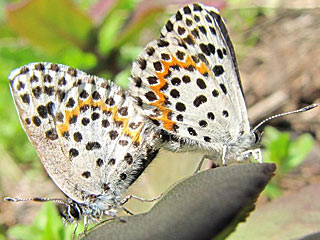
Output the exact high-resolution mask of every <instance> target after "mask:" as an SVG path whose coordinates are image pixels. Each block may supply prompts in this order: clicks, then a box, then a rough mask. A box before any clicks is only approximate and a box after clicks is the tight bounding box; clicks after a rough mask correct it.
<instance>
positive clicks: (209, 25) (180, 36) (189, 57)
mask: <svg viewBox="0 0 320 240" xmlns="http://www.w3.org/2000/svg"><path fill="white" fill-rule="evenodd" d="M131 75H132V76H131V86H130V93H131V94H132V95H133V96H134V97H135V99H136V100H137V102H138V104H139V105H140V106H141V108H142V109H143V111H144V113H145V114H146V115H147V116H148V117H149V118H150V119H152V122H153V123H154V124H155V125H156V126H158V128H160V129H162V130H165V131H167V132H168V133H170V134H172V135H175V136H177V137H179V138H183V139H186V141H185V142H188V143H190V144H191V145H193V144H197V145H199V144H200V145H202V146H204V147H205V148H210V147H208V146H209V145H210V143H213V144H214V145H217V144H221V145H224V144H226V143H227V142H228V141H230V140H231V139H232V138H233V137H235V136H238V135H239V134H241V133H243V132H250V124H249V119H248V115H247V110H246V106H245V101H244V97H243V93H242V89H241V83H240V75H239V71H238V67H237V62H236V57H235V53H234V49H233V46H232V43H231V41H230V39H229V35H228V33H227V30H226V27H225V24H224V22H223V19H222V18H221V16H220V15H219V12H218V10H216V9H215V8H213V7H207V6H204V5H201V4H191V5H188V6H185V7H183V8H181V9H180V10H179V11H178V12H177V13H176V14H175V15H174V16H172V17H171V18H170V19H169V21H168V22H167V23H166V25H165V26H164V27H163V29H162V31H161V36H160V38H159V39H158V40H155V41H152V42H150V43H149V44H148V45H147V47H146V48H145V49H144V50H143V52H142V53H141V54H140V55H139V57H138V58H137V60H136V61H135V62H134V64H133V66H132V71H131ZM235 123H236V124H235ZM213 144H212V145H213Z"/></svg>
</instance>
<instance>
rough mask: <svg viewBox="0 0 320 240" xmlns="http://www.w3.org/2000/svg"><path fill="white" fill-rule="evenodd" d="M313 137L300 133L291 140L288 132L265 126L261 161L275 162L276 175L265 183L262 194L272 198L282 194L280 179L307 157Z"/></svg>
mask: <svg viewBox="0 0 320 240" xmlns="http://www.w3.org/2000/svg"><path fill="white" fill-rule="evenodd" d="M313 144H314V139H313V137H312V136H311V135H310V134H302V135H301V136H299V137H298V138H297V139H295V140H291V137H290V134H289V133H286V132H279V131H278V130H277V129H275V128H273V127H269V126H268V127H266V128H265V130H264V136H263V138H262V145H263V146H264V147H265V149H264V151H263V161H264V162H272V163H276V164H277V171H276V176H275V177H274V178H273V179H272V180H271V182H270V183H269V184H268V185H267V187H266V189H265V191H264V194H266V195H267V196H268V197H269V198H271V199H273V198H276V197H279V196H280V195H281V194H282V190H281V186H280V183H281V179H282V178H283V177H284V175H285V174H286V173H288V172H290V171H292V170H293V169H294V168H296V167H298V166H299V165H300V164H301V163H302V162H303V161H304V160H305V158H306V157H307V155H308V153H309V152H310V150H311V148H312V146H313Z"/></svg>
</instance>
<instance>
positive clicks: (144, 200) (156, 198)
mask: <svg viewBox="0 0 320 240" xmlns="http://www.w3.org/2000/svg"><path fill="white" fill-rule="evenodd" d="M161 197H162V193H161V194H160V195H159V196H157V197H155V198H152V199H144V198H141V197H138V196H135V195H129V196H126V197H125V198H124V199H123V200H122V201H121V202H120V205H124V204H125V203H126V202H128V201H129V200H130V199H131V198H134V199H136V200H139V201H140V202H154V201H156V200H158V199H159V198H161Z"/></svg>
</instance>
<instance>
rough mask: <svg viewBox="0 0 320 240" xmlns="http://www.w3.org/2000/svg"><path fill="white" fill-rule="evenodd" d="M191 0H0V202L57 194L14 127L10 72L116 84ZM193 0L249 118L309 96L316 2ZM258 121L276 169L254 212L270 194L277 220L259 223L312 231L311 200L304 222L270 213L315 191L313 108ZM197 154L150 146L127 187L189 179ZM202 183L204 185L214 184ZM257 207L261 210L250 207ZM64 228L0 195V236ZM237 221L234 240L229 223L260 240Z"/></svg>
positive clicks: (39, 234) (42, 234) (35, 206)
mask: <svg viewBox="0 0 320 240" xmlns="http://www.w3.org/2000/svg"><path fill="white" fill-rule="evenodd" d="M191 2H192V1H187V0H161V1H150V0H140V1H139V0H89V1H84V0H73V1H72V0H55V1H50V0H29V1H25V0H22V1H21V0H19V1H13V0H12V1H9V0H0V198H1V199H2V198H3V197H4V196H18V197H59V196H60V197H62V194H61V192H60V191H59V189H58V188H57V187H56V186H55V185H54V184H53V183H52V182H51V180H50V179H49V178H48V176H47V175H46V172H45V171H44V169H43V167H42V165H41V163H40V161H39V159H38V156H37V154H36V152H35V150H34V148H33V146H32V145H31V144H30V143H29V142H28V140H27V137H26V135H25V133H24V132H23V130H22V128H21V126H20V124H19V121H18V116H17V114H16V110H15V107H14V104H13V101H12V98H11V96H10V92H9V87H8V79H7V76H8V75H9V73H10V71H12V70H13V69H15V68H17V67H19V66H21V65H24V64H27V63H30V62H39V61H46V62H55V63H62V64H66V65H69V66H72V67H74V68H79V69H81V70H83V71H85V72H87V73H90V74H95V75H98V76H100V77H104V78H106V79H111V80H113V81H114V82H116V83H117V84H119V85H120V86H122V87H123V88H126V87H127V86H128V76H129V75H130V68H131V63H132V61H134V59H135V58H136V56H137V55H138V54H139V52H140V51H141V50H142V49H143V47H144V46H145V45H146V44H147V43H148V42H149V41H151V40H153V39H155V38H157V37H158V36H159V33H160V29H161V27H162V26H163V25H164V24H165V22H166V21H167V19H168V18H169V17H170V16H171V15H172V14H174V13H175V12H176V11H177V9H178V8H180V7H181V6H183V5H185V4H188V3H191ZM198 2H201V3H204V4H206V5H210V6H215V7H216V8H218V9H219V10H220V11H221V13H222V15H223V17H224V18H225V20H226V23H227V27H228V29H229V32H230V35H231V39H232V41H233V44H234V46H235V51H236V54H237V57H238V63H239V68H240V73H241V77H242V84H243V87H244V91H245V96H246V102H247V106H248V109H249V116H250V119H251V123H252V125H253V126H254V125H256V124H257V123H259V121H261V120H263V119H264V118H266V117H268V116H270V115H272V114H276V113H281V112H285V111H291V110H294V109H297V108H300V107H303V106H305V105H307V104H311V103H320V80H319V76H320V47H319V42H320V1H319V0H308V1H305V0H274V1H267V0H241V1H240V0H215V1H209V0H207V1H200V0H198ZM269 125H272V126H273V127H275V128H276V129H277V130H276V129H275V128H272V127H266V128H265V129H264V136H263V142H262V143H263V147H264V153H263V154H264V161H271V162H276V163H277V166H278V169H277V175H276V176H275V178H274V179H273V181H272V183H271V184H270V185H269V186H268V188H267V189H266V190H265V192H264V194H263V195H262V196H261V198H260V199H259V201H258V206H257V210H256V211H255V214H258V219H259V216H264V214H265V212H263V209H264V211H267V210H266V209H268V207H267V206H268V204H272V202H274V201H278V205H277V206H278V208H275V207H273V208H272V209H275V210H274V211H275V216H273V217H272V218H271V221H272V220H277V225H278V226H273V227H271V228H268V229H265V230H264V232H263V234H264V236H265V237H266V238H265V239H291V237H298V236H303V235H304V234H306V233H310V232H313V231H316V229H318V231H319V229H320V227H319V226H320V225H319V223H320V206H317V207H318V208H315V209H314V208H312V207H311V210H312V214H313V215H312V216H313V217H312V218H309V221H307V222H302V223H301V221H300V222H299V223H297V221H295V222H294V223H292V222H290V221H289V222H288V219H290V220H292V221H294V220H293V219H297V218H298V216H301V212H299V211H298V212H296V215H295V216H290V217H288V219H286V221H284V222H282V220H280V218H279V219H277V216H280V215H282V216H283V214H288V213H282V212H281V210H280V209H283V208H282V207H283V205H281V204H287V202H285V203H284V200H281V199H282V198H283V197H287V196H296V195H294V194H299V193H301V192H302V193H303V191H305V189H306V188H308V187H313V188H314V191H318V192H319V189H320V188H318V190H317V188H316V187H315V185H316V184H320V161H319V158H320V153H319V152H320V150H319V140H320V115H319V109H315V110H312V111H309V112H305V113H303V114H297V115H293V116H288V117H284V118H279V119H275V120H274V121H272V122H270V123H269ZM200 158H201V156H200V155H196V154H193V153H175V154H174V153H168V152H165V151H161V152H160V153H159V155H158V157H157V158H156V159H155V160H154V162H153V163H151V164H150V166H149V167H148V168H147V169H146V171H145V173H144V174H143V175H142V177H141V178H139V179H138V180H137V181H136V183H134V184H133V186H132V187H131V188H130V189H129V191H128V194H130V193H134V194H136V195H138V196H141V197H144V198H153V197H155V196H157V195H158V194H160V193H162V192H164V191H166V190H167V189H168V188H169V187H170V186H171V185H172V184H173V183H175V182H176V181H178V180H181V179H182V178H184V177H187V176H190V175H192V174H193V172H194V170H195V169H196V167H197V165H198V162H199V160H200ZM206 167H210V164H209V163H205V164H204V166H203V168H206ZM316 186H319V185H316ZM208 187H214V183H213V184H212V186H208ZM290 194H291V195H290ZM303 195H305V193H304V194H303ZM319 196H320V193H319V194H318V197H319ZM291 198H293V197H291ZM296 198H298V197H297V196H296ZM289 199H290V197H289ZM281 201H282V202H281ZM301 201H302V200H301ZM279 202H280V203H279ZM319 202H320V200H319ZM294 204H295V205H293V207H294V206H296V207H297V208H299V206H300V207H302V206H304V205H303V204H306V203H305V202H296V203H294ZM151 206H152V204H146V203H139V202H137V201H135V200H132V201H129V203H128V205H127V208H128V209H130V211H132V212H133V213H141V212H143V211H147V210H148V209H150V208H151ZM260 206H261V209H262V212H260V213H259V207H260ZM271 206H272V205H271ZM269 208H271V207H269ZM297 208H296V209H297ZM269 210H270V209H269ZM277 211H278V213H276V212H277ZM301 211H302V213H303V214H307V213H308V211H310V205H309V210H307V209H305V208H303V209H301ZM277 214H279V215H277ZM253 215H254V214H253ZM288 216H289V215H288ZM190 217H192V216H190ZM251 218H254V216H252V217H251ZM310 219H311V220H310ZM261 221H263V220H262V219H261V218H260V220H259V221H258V223H259V224H257V221H256V222H255V223H256V224H257V225H256V226H254V227H255V228H254V229H258V232H259V226H260V229H261V227H262V226H264V224H263V222H261ZM269 221H270V220H269ZM310 221H311V222H310ZM279 222H281V223H282V224H283V225H281V224H279ZM316 223H318V224H316ZM247 224H250V221H249V222H248V223H247ZM299 224H300V225H299ZM301 224H302V225H301ZM280 226H282V227H283V226H291V227H292V228H290V227H288V228H287V230H286V231H282V232H281V234H283V235H281V237H279V235H277V237H278V238H272V237H271V236H273V235H272V234H273V233H275V232H278V234H279V229H277V227H280ZM293 226H294V229H295V230H294V231H293ZM64 229H65V228H64V227H63V225H62V224H61V221H60V219H59V216H58V215H57V213H56V210H55V207H54V205H52V204H51V205H50V204H39V203H32V202H25V203H16V204H15V203H6V202H3V201H0V240H3V239H70V234H71V232H72V229H73V228H72V227H68V228H67V230H64ZM243 229H244V230H243ZM248 229H250V230H251V232H252V229H253V228H252V225H251V227H250V225H249V227H245V226H244V227H242V228H239V232H240V233H239V234H242V235H241V238H239V236H240V235H238V237H237V235H236V234H238V230H237V232H235V233H234V235H231V236H230V238H228V239H264V238H262V237H261V238H255V237H252V236H254V235H252V236H249V233H248ZM270 229H271V230H270ZM297 229H299V231H298V232H297ZM241 231H242V233H241ZM261 231H262V230H261ZM268 231H269V232H270V233H269V232H268ZM259 233H260V234H261V232H259ZM251 234H254V233H251ZM268 234H269V235H268ZM255 236H256V235H255ZM268 237H269V238H268Z"/></svg>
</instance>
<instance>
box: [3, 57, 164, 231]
mask: <svg viewBox="0 0 320 240" xmlns="http://www.w3.org/2000/svg"><path fill="white" fill-rule="evenodd" d="M9 79H10V88H11V93H12V96H13V99H14V102H15V105H16V108H17V112H18V115H19V118H20V122H21V124H22V126H23V127H24V130H25V132H26V134H27V136H28V138H29V140H30V142H31V143H32V144H33V145H34V147H35V148H36V150H37V153H38V155H39V157H40V159H41V162H42V164H43V166H44V168H45V170H46V171H47V173H48V175H49V176H50V177H51V179H52V180H53V182H54V183H55V184H56V185H57V186H58V187H59V189H60V190H61V191H62V192H63V193H64V194H65V195H66V196H67V200H63V199H47V198H32V199H20V198H6V199H5V200H7V201H14V202H17V201H27V200H34V201H54V202H56V203H58V204H60V205H62V206H64V212H62V215H63V217H64V219H65V220H66V222H74V221H76V220H79V219H83V220H84V223H85V225H86V226H87V225H88V224H89V223H90V222H95V221H98V220H99V219H100V218H101V217H102V216H103V215H106V216H115V215H116V212H117V211H118V210H119V209H120V208H121V206H122V205H123V204H124V203H125V202H126V201H127V200H128V199H129V198H131V197H130V196H129V197H127V198H123V194H124V192H125V190H126V189H127V188H128V187H129V186H130V185H131V184H132V183H133V182H134V181H135V180H136V179H137V178H138V177H139V175H140V174H141V173H142V172H143V170H144V168H145V167H146V166H147V165H148V164H149V163H150V162H151V161H152V160H153V159H154V158H155V156H156V155H157V153H158V148H156V144H155V143H156V141H157V138H158V137H157V134H156V133H155V131H154V130H153V127H152V126H150V124H147V123H146V121H145V117H144V116H142V115H141V114H139V112H138V111H137V109H136V105H135V103H134V102H133V101H132V99H131V98H129V97H128V96H127V92H125V91H123V90H122V89H120V87H118V86H116V85H115V84H113V83H112V82H111V81H107V80H105V79H102V78H99V77H96V76H90V75H88V74H86V73H84V72H82V71H80V70H77V69H74V68H71V67H68V66H65V65H61V64H53V63H31V64H28V65H25V66H23V67H21V68H18V69H16V70H14V71H13V72H12V73H11V74H10V76H9Z"/></svg>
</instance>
